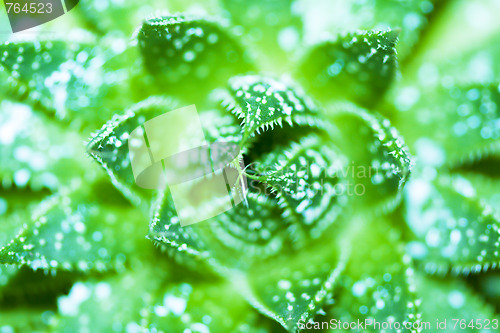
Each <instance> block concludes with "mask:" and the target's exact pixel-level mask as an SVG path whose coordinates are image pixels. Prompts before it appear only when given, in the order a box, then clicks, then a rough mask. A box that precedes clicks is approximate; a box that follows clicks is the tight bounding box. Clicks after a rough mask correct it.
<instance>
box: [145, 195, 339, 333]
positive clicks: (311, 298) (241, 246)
mask: <svg viewBox="0 0 500 333" xmlns="http://www.w3.org/2000/svg"><path fill="white" fill-rule="evenodd" d="M247 200H248V207H245V206H244V205H242V204H240V205H238V206H236V207H235V208H234V209H233V210H230V211H228V212H227V213H225V214H223V215H220V216H218V217H216V218H213V219H211V220H208V221H204V222H201V223H198V224H194V225H188V226H185V227H181V226H180V224H179V219H178V218H177V216H176V214H175V209H174V207H173V204H172V200H171V199H170V198H169V197H164V198H163V199H162V200H160V201H159V206H158V207H157V209H156V213H155V214H154V216H155V217H154V219H153V222H152V224H151V233H150V237H151V238H152V239H153V240H154V241H155V242H158V243H159V244H160V245H162V246H164V247H165V248H166V249H169V252H170V253H171V255H173V256H174V257H176V258H177V259H178V260H179V261H180V262H182V263H189V264H190V265H192V260H193V259H191V258H195V259H198V260H201V261H202V262H204V263H207V264H208V266H209V267H211V268H212V269H213V270H214V271H215V272H217V273H218V274H221V275H222V276H224V277H226V278H227V279H228V280H230V281H233V282H234V284H235V287H236V289H238V290H240V291H241V292H242V293H243V295H244V297H246V298H247V299H248V300H249V302H250V303H251V304H252V305H254V306H255V307H256V308H257V309H258V310H259V311H260V312H262V313H263V314H265V315H267V316H269V317H271V318H273V319H275V320H276V321H278V322H279V323H280V324H282V325H283V326H284V327H286V328H287V329H288V330H290V331H294V330H295V329H296V328H297V323H298V320H299V319H300V318H305V319H308V318H310V317H312V316H313V315H314V313H315V312H316V311H318V310H319V308H320V306H321V304H322V303H323V302H324V301H325V298H326V295H327V294H328V293H329V292H330V291H331V290H332V288H333V286H334V284H335V281H336V279H337V276H338V274H340V272H341V271H342V269H343V265H344V263H345V260H346V256H347V255H348V250H347V249H346V247H347V246H346V245H345V244H344V246H342V245H340V244H342V243H341V242H339V240H340V239H342V238H341V236H338V240H337V236H335V237H334V239H335V240H336V241H332V237H331V235H332V234H333V235H338V234H339V233H340V232H339V230H342V229H341V228H340V227H339V223H336V224H335V226H336V227H335V228H334V230H332V229H331V228H330V229H329V230H330V232H324V233H323V234H324V235H328V236H324V237H322V238H320V239H316V240H315V241H313V242H308V243H305V244H303V246H302V247H301V248H300V249H293V248H294V247H296V246H291V245H290V242H289V236H288V235H287V232H286V229H285V228H283V225H282V224H283V222H282V220H281V218H280V214H281V213H280V209H279V206H277V205H276V203H273V200H272V199H266V197H264V196H262V194H255V193H253V192H250V193H249V195H248V198H247ZM332 244H339V245H335V246H333V247H332ZM199 269H202V268H199Z"/></svg>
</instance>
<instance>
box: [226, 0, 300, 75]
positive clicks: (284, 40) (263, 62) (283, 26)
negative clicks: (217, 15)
mask: <svg viewBox="0 0 500 333" xmlns="http://www.w3.org/2000/svg"><path fill="white" fill-rule="evenodd" d="M221 2H222V4H223V6H224V8H225V9H226V10H227V11H228V12H229V14H230V17H231V23H232V24H233V25H236V26H238V28H241V30H242V39H243V40H244V41H245V42H246V44H248V45H249V47H251V48H252V50H254V51H255V52H256V53H257V58H258V60H259V65H260V67H261V68H262V69H263V70H266V71H267V70H270V71H274V72H281V71H286V70H287V69H288V67H289V66H290V61H288V59H290V58H291V56H290V53H292V52H293V51H296V50H297V49H298V48H299V47H300V42H301V38H302V31H303V27H302V20H301V17H300V11H299V9H298V7H299V6H298V5H297V2H296V1H293V0H278V1H267V0H257V1H245V0H223V1H221Z"/></svg>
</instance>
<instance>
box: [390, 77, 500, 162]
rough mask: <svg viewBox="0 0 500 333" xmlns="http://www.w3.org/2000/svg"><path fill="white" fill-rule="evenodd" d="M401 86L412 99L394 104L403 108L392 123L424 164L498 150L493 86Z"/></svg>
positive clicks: (498, 101)
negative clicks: (426, 87)
mask: <svg viewBox="0 0 500 333" xmlns="http://www.w3.org/2000/svg"><path fill="white" fill-rule="evenodd" d="M404 89H407V90H406V94H407V95H408V94H410V95H414V96H415V97H416V98H417V99H416V100H413V101H412V103H413V104H412V103H410V104H405V103H406V102H405V101H404V99H401V100H399V102H396V103H400V105H399V108H400V110H401V111H403V112H398V113H397V114H396V117H397V120H396V121H395V123H396V125H397V126H398V128H399V129H400V130H401V132H402V133H405V137H406V139H407V140H408V144H409V145H410V147H411V148H413V149H414V151H415V152H416V154H417V156H418V157H419V160H420V161H421V162H422V163H423V164H428V165H432V166H456V165H457V164H463V163H466V162H470V161H475V160H478V159H480V158H482V157H485V156H488V155H489V154H493V153H498V152H500V126H498V124H499V121H500V111H499V110H500V90H499V89H500V88H499V86H498V84H490V85H471V86H466V87H459V86H451V87H448V88H443V87H437V88H434V89H432V90H431V91H425V90H423V91H422V92H420V90H419V89H418V88H416V87H406V88H404ZM408 89H409V90H408ZM400 92H401V93H402V94H403V95H402V96H403V97H404V96H407V95H404V91H403V90H401V91H400ZM408 92H410V93H408Z"/></svg>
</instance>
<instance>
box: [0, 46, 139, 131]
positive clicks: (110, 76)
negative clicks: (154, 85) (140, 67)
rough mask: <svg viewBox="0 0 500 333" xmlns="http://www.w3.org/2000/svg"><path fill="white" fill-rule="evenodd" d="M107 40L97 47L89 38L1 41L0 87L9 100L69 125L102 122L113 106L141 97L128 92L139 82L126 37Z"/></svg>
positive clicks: (120, 106)
mask: <svg viewBox="0 0 500 333" xmlns="http://www.w3.org/2000/svg"><path fill="white" fill-rule="evenodd" d="M108 43H109V45H104V46H105V47H103V48H101V47H98V46H93V44H95V41H93V40H92V38H87V40H85V41H83V42H75V41H64V40H53V41H52V40H48V41H37V40H35V41H32V42H6V43H4V44H2V45H0V74H1V75H2V77H3V78H5V79H4V80H2V81H3V82H2V83H1V84H2V88H4V89H6V90H7V92H8V95H9V98H12V97H15V98H16V99H19V100H21V101H26V102H28V103H30V104H31V105H33V107H34V108H35V109H36V110H42V111H45V112H46V113H47V114H48V115H50V116H54V117H55V118H57V119H60V120H63V121H66V122H71V124H72V126H73V127H74V128H77V129H79V128H81V127H82V126H90V127H93V126H96V124H100V123H101V124H102V123H103V122H104V121H106V120H107V119H109V118H111V115H112V114H113V112H115V111H116V110H122V109H123V108H124V107H125V106H126V105H128V104H131V103H132V102H133V101H138V100H137V99H136V95H139V96H143V95H141V93H143V92H141V89H137V91H136V90H135V89H131V90H129V89H130V86H131V85H134V84H135V88H137V87H138V86H139V85H140V83H142V81H143V80H142V79H137V77H135V78H134V75H135V74H136V73H135V72H134V71H136V66H134V65H133V60H132V61H130V58H129V57H130V56H131V55H130V54H131V53H133V52H132V51H131V50H130V49H127V43H126V41H125V40H116V39H115V40H112V41H108ZM132 56H133V54H132ZM124 60H126V61H125V63H126V64H127V66H126V67H125V66H124V62H123V61H124ZM116 63H119V64H120V65H121V66H116ZM116 67H118V68H117V70H114V69H115V68H116ZM130 81H133V84H132V83H131V82H130ZM141 88H142V89H144V87H143V86H142V87H141ZM140 99H141V98H139V100H140ZM97 110H98V111H97Z"/></svg>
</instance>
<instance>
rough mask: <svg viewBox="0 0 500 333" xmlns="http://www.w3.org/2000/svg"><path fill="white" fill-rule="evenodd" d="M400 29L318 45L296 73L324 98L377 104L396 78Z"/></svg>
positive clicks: (320, 97) (361, 34)
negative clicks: (397, 44) (397, 43)
mask: <svg viewBox="0 0 500 333" xmlns="http://www.w3.org/2000/svg"><path fill="white" fill-rule="evenodd" d="M397 36H398V32H397V31H391V30H389V31H385V32H371V31H369V32H359V33H353V34H347V35H345V36H340V37H339V38H338V39H337V40H335V41H331V42H323V43H321V44H319V45H317V46H315V47H314V48H313V49H312V50H311V51H310V52H309V53H308V54H307V56H306V57H305V59H303V60H302V61H303V62H302V65H301V67H300V69H299V70H298V73H297V76H298V77H299V78H300V79H301V80H302V82H303V83H304V85H305V86H306V87H307V88H308V89H307V90H308V91H310V93H311V94H313V95H314V96H315V97H317V98H318V99H320V100H321V101H325V102H329V101H332V100H339V99H340V100H344V99H346V100H351V101H354V102H357V103H359V104H361V105H362V106H366V107H374V106H375V105H376V103H377V101H378V100H379V99H380V98H381V97H382V96H383V95H384V93H385V91H386V90H387V89H388V88H389V87H390V85H391V83H392V82H393V81H394V78H395V77H396V69H397V59H396V48H395V45H396V40H397Z"/></svg>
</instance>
